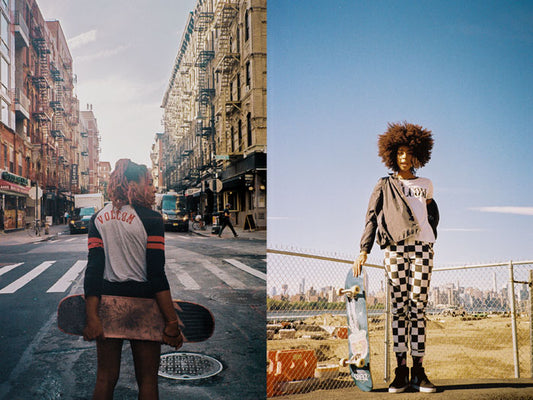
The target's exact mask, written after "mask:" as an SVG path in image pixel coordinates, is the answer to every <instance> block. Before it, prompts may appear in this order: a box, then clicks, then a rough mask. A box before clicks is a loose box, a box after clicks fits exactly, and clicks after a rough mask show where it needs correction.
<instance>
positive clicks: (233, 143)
mask: <svg viewBox="0 0 533 400" xmlns="http://www.w3.org/2000/svg"><path fill="white" fill-rule="evenodd" d="M231 152H232V153H234V152H235V129H233V126H232V127H231Z"/></svg>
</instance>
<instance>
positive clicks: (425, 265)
mask: <svg viewBox="0 0 533 400" xmlns="http://www.w3.org/2000/svg"><path fill="white" fill-rule="evenodd" d="M432 148H433V137H432V134H431V131H429V130H427V129H424V128H422V127H421V126H419V125H414V124H411V123H407V122H404V123H390V124H388V129H387V131H386V132H385V133H383V134H382V135H380V136H379V139H378V154H379V156H380V157H381V158H382V160H383V162H384V164H385V165H386V166H387V167H388V168H389V169H391V170H392V171H393V172H392V174H390V175H389V176H387V177H385V178H381V179H380V180H379V181H378V183H377V185H376V187H375V188H374V191H373V193H372V195H371V197H370V201H369V205H368V211H367V214H366V221H365V229H364V233H363V235H362V238H361V244H360V253H359V256H358V257H357V259H356V261H355V262H354V264H353V273H354V275H355V276H358V275H359V274H360V273H361V269H362V266H363V264H364V263H365V262H366V260H367V257H368V254H370V251H371V249H372V245H373V241H374V238H376V243H378V244H379V245H380V247H381V248H382V249H384V250H385V268H386V270H387V274H388V279H389V282H390V285H391V287H392V291H391V305H392V334H393V342H394V352H395V353H396V359H397V363H398V367H397V368H396V370H395V375H396V376H395V379H394V381H393V382H392V383H391V384H390V386H389V392H391V393H401V392H403V391H404V390H405V389H407V387H408V386H409V383H410V385H411V386H412V387H413V388H414V389H416V390H418V391H420V392H428V393H431V392H435V391H436V387H435V385H433V384H432V383H431V382H430V381H429V379H428V377H427V376H426V373H425V371H424V367H423V366H422V361H423V357H424V355H425V343H426V319H425V316H426V315H425V310H426V305H427V301H428V289H429V284H430V280H431V271H432V268H433V254H434V253H433V244H434V242H435V239H436V237H437V230H436V229H437V224H438V220H439V212H438V208H437V204H436V202H435V200H434V199H433V184H432V182H431V180H429V179H427V178H422V177H418V176H416V175H415V174H416V171H417V170H418V169H419V168H421V167H423V166H424V165H426V163H427V162H428V161H429V160H430V158H431V150H432ZM408 343H410V348H411V356H412V359H413V367H412V368H411V380H410V382H409V369H408V367H407V351H408Z"/></svg>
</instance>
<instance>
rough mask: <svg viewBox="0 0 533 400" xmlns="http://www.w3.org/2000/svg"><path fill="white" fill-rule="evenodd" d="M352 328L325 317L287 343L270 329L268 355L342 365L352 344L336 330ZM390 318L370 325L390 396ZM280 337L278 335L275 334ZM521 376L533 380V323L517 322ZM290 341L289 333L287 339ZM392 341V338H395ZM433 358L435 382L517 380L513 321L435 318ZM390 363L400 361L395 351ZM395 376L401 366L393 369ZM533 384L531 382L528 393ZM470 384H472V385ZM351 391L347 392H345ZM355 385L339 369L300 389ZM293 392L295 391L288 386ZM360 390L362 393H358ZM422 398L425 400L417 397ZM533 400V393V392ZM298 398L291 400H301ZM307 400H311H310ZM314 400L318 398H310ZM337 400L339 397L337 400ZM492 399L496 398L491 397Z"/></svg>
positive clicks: (375, 369) (376, 371)
mask: <svg viewBox="0 0 533 400" xmlns="http://www.w3.org/2000/svg"><path fill="white" fill-rule="evenodd" d="M342 326H346V318H345V317H341V316H332V315H330V314H324V315H320V316H316V317H312V318H308V319H306V320H303V321H301V322H294V323H293V324H292V325H288V326H284V328H293V329H294V331H293V332H292V334H293V335H294V338H285V339H282V338H281V335H283V334H284V332H288V331H282V333H281V334H280V333H279V328H280V326H279V325H278V326H269V327H267V329H268V330H269V331H270V334H271V335H273V336H270V337H271V338H272V339H271V340H268V344H267V348H268V350H282V349H313V350H314V351H315V355H316V357H317V359H318V364H319V365H326V364H329V365H338V362H339V360H340V359H341V358H344V357H347V355H348V344H347V340H346V339H340V338H337V337H335V327H342ZM384 326H385V323H384V317H381V318H376V319H371V320H369V327H370V331H369V335H370V348H371V362H370V365H371V372H372V378H373V381H374V382H375V386H376V387H378V388H379V386H380V385H381V386H382V388H383V389H384V390H385V391H386V387H387V384H386V383H385V381H384V377H385V344H384V343H385V330H384ZM274 332H277V333H274ZM517 332H518V338H519V340H518V348H519V360H520V376H521V377H531V368H530V358H531V351H530V339H529V320H528V319H526V318H519V319H518V321H517ZM285 335H286V333H285ZM390 340H391V341H392V337H391V338H390ZM426 348H427V354H426V357H425V358H424V366H425V368H426V372H427V374H428V377H429V378H430V379H431V380H432V381H443V382H445V381H446V380H451V381H452V382H453V381H457V380H460V381H461V382H463V381H465V380H467V381H471V380H478V381H479V380H481V381H483V382H484V381H485V380H493V379H497V380H500V382H503V381H505V380H506V379H512V378H514V376H515V374H514V362H513V345H512V334H511V319H510V318H509V317H505V316H486V317H482V318H473V317H466V318H462V317H442V316H430V317H428V322H427V347H426ZM390 357H392V358H394V353H393V352H392V347H391V351H390ZM389 365H390V366H391V371H390V373H393V369H394V367H395V360H391V362H390V363H389ZM530 383H531V382H529V383H528V382H526V383H525V385H526V387H527V385H528V384H530ZM466 384H468V383H466ZM343 388H345V389H343ZM351 388H353V382H352V381H351V379H350V376H349V372H348V368H342V367H340V368H339V375H338V376H337V378H335V379H329V380H327V381H323V382H317V381H316V380H314V381H313V382H309V385H308V387H307V388H306V387H305V384H303V385H302V387H300V388H298V389H295V390H294V391H295V392H301V391H302V390H304V391H305V390H306V391H309V390H313V391H314V392H317V393H318V392H321V393H324V389H325V390H331V389H337V390H336V391H341V392H342V390H351ZM287 389H288V390H289V391H291V387H290V386H287ZM355 390H357V389H355ZM417 395H420V394H417ZM531 395H532V398H533V390H532V393H531ZM298 398H299V397H297V395H294V396H293V397H291V399H298ZM305 398H306V399H307V398H308V397H305ZM309 398H312V397H309ZM326 398H329V397H326ZM332 398H334V397H332ZM487 398H490V397H487Z"/></svg>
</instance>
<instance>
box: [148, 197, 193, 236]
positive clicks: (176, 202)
mask: <svg viewBox="0 0 533 400" xmlns="http://www.w3.org/2000/svg"><path fill="white" fill-rule="evenodd" d="M156 208H157V211H159V212H160V213H161V215H162V216H163V221H164V223H165V228H166V229H175V230H177V231H183V232H188V231H189V212H188V210H187V208H186V205H185V199H184V196H182V195H179V194H178V193H176V192H173V191H170V192H167V193H163V194H157V195H156Z"/></svg>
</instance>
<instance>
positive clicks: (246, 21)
mask: <svg viewBox="0 0 533 400" xmlns="http://www.w3.org/2000/svg"><path fill="white" fill-rule="evenodd" d="M250 19H251V16H250V10H246V13H245V14H244V41H245V42H247V41H248V39H250V36H251V35H250V26H251V25H252V24H251V23H250Z"/></svg>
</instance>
